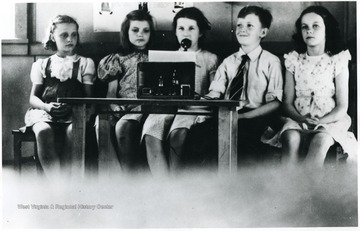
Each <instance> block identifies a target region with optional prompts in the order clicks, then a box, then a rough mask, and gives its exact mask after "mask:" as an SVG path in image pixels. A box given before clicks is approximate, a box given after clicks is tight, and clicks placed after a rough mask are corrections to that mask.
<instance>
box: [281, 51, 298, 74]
mask: <svg viewBox="0 0 360 231" xmlns="http://www.w3.org/2000/svg"><path fill="white" fill-rule="evenodd" d="M284 58H285V68H286V70H288V71H290V72H291V73H293V74H294V72H295V67H296V65H297V62H298V58H299V54H298V53H297V52H296V51H292V52H290V53H288V54H285V55H284Z"/></svg>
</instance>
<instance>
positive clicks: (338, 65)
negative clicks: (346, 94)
mask: <svg viewBox="0 0 360 231" xmlns="http://www.w3.org/2000/svg"><path fill="white" fill-rule="evenodd" d="M284 57H285V67H286V69H287V70H288V71H290V72H291V73H292V74H293V76H294V80H295V101H294V106H295V108H296V110H297V111H298V112H299V113H300V114H301V115H303V116H309V117H311V116H312V117H319V118H321V117H323V116H324V115H326V114H328V113H330V112H331V111H332V110H333V109H334V108H335V106H336V100H335V92H336V91H335V78H336V76H338V75H339V74H340V73H341V72H342V71H343V70H344V69H346V68H348V62H349V60H351V55H350V53H349V51H348V50H346V51H342V52H340V53H339V54H337V55H334V56H329V55H328V54H326V53H325V54H323V55H320V56H309V55H307V54H306V53H304V54H298V53H297V52H296V51H293V52H290V53H289V54H285V55H284ZM285 120H286V121H285V124H284V126H283V128H282V129H281V131H280V132H279V133H278V134H277V135H276V136H275V137H274V138H273V139H270V140H267V138H266V137H267V135H269V134H266V133H265V134H264V136H263V137H262V141H263V142H266V143H268V144H270V145H273V146H277V147H281V140H280V136H281V134H282V133H283V132H284V131H286V130H289V129H296V130H302V131H304V132H318V129H319V128H323V129H325V130H326V132H327V133H328V134H330V135H331V136H332V137H333V138H334V140H335V141H336V142H338V143H339V144H340V145H341V146H342V148H343V149H344V152H346V153H348V154H349V156H350V157H351V155H353V157H355V155H356V146H357V144H356V139H355V136H354V134H353V133H351V132H349V131H348V129H349V127H350V126H351V118H350V116H349V115H345V116H344V117H343V118H341V119H339V120H338V121H336V122H332V123H328V124H319V125H317V126H316V127H315V128H312V129H311V128H308V127H307V126H306V125H305V124H299V123H298V122H296V121H294V120H292V119H291V118H285ZM350 154H351V155H350Z"/></svg>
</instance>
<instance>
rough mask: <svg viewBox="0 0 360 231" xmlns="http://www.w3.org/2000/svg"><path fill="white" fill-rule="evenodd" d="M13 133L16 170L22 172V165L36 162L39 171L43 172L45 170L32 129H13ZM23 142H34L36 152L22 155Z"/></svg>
mask: <svg viewBox="0 0 360 231" xmlns="http://www.w3.org/2000/svg"><path fill="white" fill-rule="evenodd" d="M12 135H13V152H14V170H15V171H17V172H18V173H19V174H20V173H21V165H22V164H23V163H28V162H35V164H36V169H37V172H38V173H42V171H43V170H42V167H41V164H40V161H39V156H38V152H37V145H36V138H35V134H34V132H33V131H32V130H31V129H26V130H25V132H22V131H20V130H12ZM23 142H33V143H34V153H33V155H32V156H29V157H24V156H22V143H23Z"/></svg>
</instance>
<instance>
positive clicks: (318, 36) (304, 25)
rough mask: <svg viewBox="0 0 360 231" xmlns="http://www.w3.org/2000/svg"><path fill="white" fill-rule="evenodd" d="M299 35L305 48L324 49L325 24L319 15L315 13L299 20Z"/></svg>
mask: <svg viewBox="0 0 360 231" xmlns="http://www.w3.org/2000/svg"><path fill="white" fill-rule="evenodd" d="M301 34H302V37H303V39H304V42H305V43H306V45H307V46H310V47H315V46H324V47H325V41H326V40H325V36H326V31H325V23H324V20H323V18H322V17H321V16H320V15H318V14H315V13H308V14H305V15H304V16H303V17H302V19H301Z"/></svg>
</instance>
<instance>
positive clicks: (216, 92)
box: [207, 60, 228, 98]
mask: <svg viewBox="0 0 360 231" xmlns="http://www.w3.org/2000/svg"><path fill="white" fill-rule="evenodd" d="M225 61H226V60H225ZM211 78H213V79H214V80H213V81H212V82H211V84H210V87H209V93H208V94H207V96H208V97H210V98H220V96H221V95H222V94H224V93H225V90H226V85H227V82H228V74H227V68H226V66H225V63H224V62H223V63H222V64H221V65H220V66H219V68H218V69H217V70H216V73H215V76H214V77H210V79H211Z"/></svg>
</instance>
